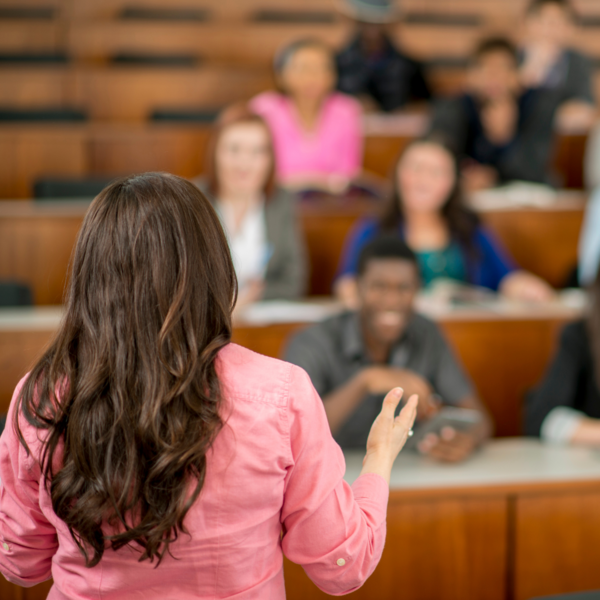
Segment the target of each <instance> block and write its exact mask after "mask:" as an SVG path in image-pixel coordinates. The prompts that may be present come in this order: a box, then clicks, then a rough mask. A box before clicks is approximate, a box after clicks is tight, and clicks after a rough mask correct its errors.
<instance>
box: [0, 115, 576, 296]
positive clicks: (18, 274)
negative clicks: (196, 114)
mask: <svg viewBox="0 0 600 600" xmlns="http://www.w3.org/2000/svg"><path fill="white" fill-rule="evenodd" d="M202 131H204V130H203V129H198V130H196V129H194V128H190V129H189V130H188V131H187V132H186V133H185V135H186V139H187V144H188V148H189V149H190V150H191V149H192V148H193V147H194V146H200V145H202V144H204V143H205V142H206V139H205V138H204V139H203V137H202ZM116 135H117V134H116V131H114V130H113V131H112V132H110V134H109V135H107V136H104V135H103V134H102V132H101V131H98V134H97V136H96V137H95V141H94V146H93V151H92V161H93V163H94V164H95V165H96V168H97V171H98V172H99V173H101V174H103V175H108V174H109V173H111V172H113V173H114V171H115V170H116V169H118V168H119V165H120V160H121V159H122V158H123V157H124V156H125V155H127V154H128V153H129V154H130V155H135V152H134V148H135V144H136V142H135V141H134V139H135V136H133V137H132V134H131V128H130V127H126V128H124V130H123V131H122V132H121V135H120V137H116ZM144 139H145V144H146V151H147V152H148V155H147V156H149V154H150V153H153V159H152V160H153V161H154V162H153V163H152V164H151V165H150V166H151V168H154V169H157V170H158V169H164V168H165V160H166V158H165V153H164V149H165V147H168V146H169V144H170V143H171V142H172V141H173V138H172V130H171V129H165V130H161V128H160V127H157V128H155V129H153V130H152V131H148V132H147V135H146V136H145V138H144ZM1 142H2V138H1V136H0V148H1ZM48 150H49V151H50V148H48ZM180 158H182V160H181V161H180V162H179V166H180V168H181V169H182V171H185V172H180V173H179V174H181V175H184V176H190V175H193V174H194V173H196V172H197V169H196V162H195V160H193V159H190V160H189V162H187V163H186V162H184V161H183V157H180ZM138 166H139V167H141V166H142V165H138ZM168 166H174V164H172V165H167V167H168ZM1 169H2V167H0V170H1ZM139 170H142V169H139ZM166 170H168V169H166ZM584 205H585V196H584V195H583V194H581V195H576V196H572V195H570V194H569V195H568V196H566V197H565V198H564V199H559V201H557V203H556V204H555V205H553V206H550V207H546V208H543V209H535V208H514V209H507V210H504V209H497V208H496V209H493V210H486V211H483V212H482V213H481V216H482V219H483V221H484V223H485V224H486V225H488V226H489V227H490V228H491V229H492V231H494V232H495V233H496V235H498V237H499V238H500V240H501V241H502V242H503V243H504V244H505V246H506V248H507V249H508V251H509V252H510V253H511V254H512V255H513V257H514V258H515V259H516V261H517V262H518V264H520V265H521V266H522V267H523V268H526V269H529V270H530V271H532V272H533V273H536V274H538V275H540V276H541V277H543V278H545V279H547V280H548V281H549V282H550V283H551V284H553V285H561V284H562V283H563V282H564V281H565V278H566V276H567V275H568V273H569V271H570V270H571V269H572V268H573V267H574V266H575V264H576V262H577V243H578V239H579V230H580V227H581V221H582V218H583V208H584ZM86 208H87V205H86V204H85V203H73V202H72V201H71V202H70V203H69V204H68V205H65V204H64V203H61V202H43V203H34V202H25V201H15V202H11V201H2V202H0V250H1V252H0V277H5V278H6V277H14V278H17V279H21V280H23V281H25V282H27V283H29V284H30V285H31V286H32V287H33V290H34V298H35V302H36V304H59V303H60V302H61V298H62V292H63V289H64V282H65V281H66V273H67V267H68V258H69V257H70V254H71V250H72V248H73V245H74V242H75V238H76V235H77V231H78V228H79V224H80V223H81V220H82V219H83V215H84V214H85V210H86ZM378 210H380V206H379V204H378V203H373V202H364V201H363V202H361V201H352V202H344V201H336V202H305V203H302V204H301V205H300V208H299V212H300V218H301V219H302V227H303V230H304V235H305V237H306V242H307V247H308V254H309V264H310V269H311V270H310V285H309V293H310V294H311V295H321V296H323V295H329V294H330V293H331V291H332V283H333V280H334V277H335V274H336V272H337V269H338V265H339V260H340V255H341V252H342V248H343V245H344V241H345V239H346V237H347V235H348V233H349V231H350V230H351V228H352V226H353V225H354V224H355V223H356V221H357V220H358V219H360V218H361V217H364V216H365V215H369V214H370V215H375V214H377V212H378ZM49 273H52V275H51V276H49Z"/></svg>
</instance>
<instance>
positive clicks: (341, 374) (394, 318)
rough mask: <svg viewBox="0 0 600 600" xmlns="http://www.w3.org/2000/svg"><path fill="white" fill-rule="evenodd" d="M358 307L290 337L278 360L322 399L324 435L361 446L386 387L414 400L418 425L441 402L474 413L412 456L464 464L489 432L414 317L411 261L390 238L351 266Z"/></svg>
mask: <svg viewBox="0 0 600 600" xmlns="http://www.w3.org/2000/svg"><path fill="white" fill-rule="evenodd" d="M358 273H359V275H358V293H359V307H358V310H357V311H356V312H346V313H343V314H341V315H338V316H335V317H332V318H329V319H327V320H325V321H323V322H322V323H319V324H318V325H315V326H314V327H311V328H309V329H305V330H303V331H301V332H300V333H298V334H296V335H295V336H294V337H293V338H292V340H291V341H290V343H289V345H288V347H287V351H286V355H285V358H286V360H287V361H289V362H291V363H294V364H296V365H298V366H300V367H302V368H303V369H305V370H306V372H307V373H308V375H309V377H310V378H311V381H312V383H313V385H314V386H315V388H316V390H317V391H318V392H319V395H320V396H321V398H322V399H323V404H324V406H325V412H326V414H327V418H328V420H329V425H330V427H331V432H332V434H333V436H334V438H335V440H336V441H337V442H338V443H339V444H340V445H341V446H342V448H359V447H361V446H364V443H365V440H366V439H367V436H368V433H369V428H370V427H371V424H372V423H373V420H374V419H375V417H376V416H377V407H378V406H381V397H382V395H383V394H384V393H385V392H386V391H387V390H388V389H389V387H390V386H392V387H393V386H399V387H401V388H403V389H404V392H405V395H411V394H418V396H419V409H418V417H417V418H418V419H420V420H423V419H426V418H428V417H430V416H432V415H433V414H434V413H435V412H436V410H437V406H438V402H437V400H436V398H437V397H441V399H442V401H443V402H445V403H447V404H451V405H455V406H460V407H464V408H472V409H475V410H478V411H480V412H481V413H482V415H484V419H483V421H482V423H481V425H478V426H477V427H476V428H475V429H473V430H472V431H470V432H466V433H459V432H456V431H454V430H452V429H450V430H449V431H445V432H444V434H445V435H444V436H443V439H440V437H438V436H437V435H435V434H431V435H430V436H428V437H426V438H424V439H423V440H422V442H421V443H420V446H419V450H420V451H421V452H423V453H425V454H429V455H430V456H432V457H434V458H437V459H439V460H442V461H450V462H453V461H459V460H462V459H464V458H466V457H467V456H468V455H469V454H470V453H471V452H472V451H473V450H474V449H475V448H476V447H477V446H478V445H479V444H481V442H482V441H483V440H484V439H486V438H487V437H488V436H489V434H490V431H491V425H490V421H489V418H488V417H487V414H486V412H485V409H484V408H483V407H482V405H481V403H480V402H479V400H478V399H477V396H476V393H475V391H474V389H473V387H472V385H471V383H470V382H469V380H468V378H467V377H466V375H465V374H464V373H463V371H462V369H461V367H460V365H459V364H458V362H457V361H456V359H455V358H454V356H453V354H452V352H451V351H450V349H449V347H448V345H447V344H446V342H445V341H444V338H443V337H442V334H441V333H440V331H439V329H438V328H437V326H436V325H435V324H434V323H432V322H431V321H429V320H428V319H426V318H425V317H422V316H420V315H417V314H415V313H414V309H413V300H414V297H415V294H416V293H417V291H418V289H419V269H418V266H417V259H416V257H415V255H414V254H413V253H412V251H411V250H410V249H409V248H408V247H407V246H406V244H405V243H404V242H403V241H402V240H400V239H398V238H397V237H394V236H383V237H379V238H376V239H375V240H373V241H372V242H370V243H369V244H368V245H367V246H365V248H363V250H362V252H361V255H360V259H359V263H358Z"/></svg>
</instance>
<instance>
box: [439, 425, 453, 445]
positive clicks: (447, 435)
mask: <svg viewBox="0 0 600 600" xmlns="http://www.w3.org/2000/svg"><path fill="white" fill-rule="evenodd" d="M440 437H441V438H442V439H443V440H445V441H447V442H449V441H450V440H453V439H454V438H455V437H456V429H454V427H442V431H440Z"/></svg>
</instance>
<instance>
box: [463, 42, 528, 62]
mask: <svg viewBox="0 0 600 600" xmlns="http://www.w3.org/2000/svg"><path fill="white" fill-rule="evenodd" d="M495 52H504V53H505V54H508V55H509V56H510V57H511V58H512V59H513V61H514V63H515V66H516V65H518V63H519V54H518V52H517V47H516V46H515V44H513V42H511V41H510V40H509V39H508V38H505V37H489V38H484V39H483V40H480V41H479V42H478V44H477V46H475V50H474V51H473V55H472V60H471V62H472V63H476V62H477V61H479V60H480V59H481V58H482V57H483V56H485V55H486V54H492V53H495Z"/></svg>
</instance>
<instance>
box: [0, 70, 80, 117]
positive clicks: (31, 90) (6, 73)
mask: <svg viewBox="0 0 600 600" xmlns="http://www.w3.org/2000/svg"><path fill="white" fill-rule="evenodd" d="M72 79H73V78H72V72H71V71H70V69H69V68H68V67H64V66H61V67H51V66H47V67H43V68H39V67H33V66H29V67H2V68H0V80H1V81H2V85H1V86H0V106H2V107H3V108H4V107H11V108H33V107H44V108H46V107H50V106H61V107H62V106H73V104H74V100H73V89H72Z"/></svg>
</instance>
